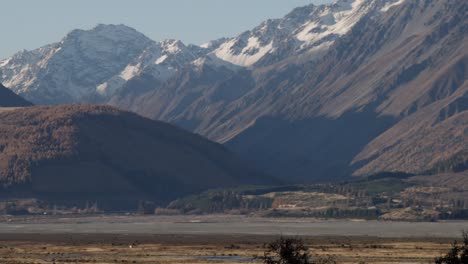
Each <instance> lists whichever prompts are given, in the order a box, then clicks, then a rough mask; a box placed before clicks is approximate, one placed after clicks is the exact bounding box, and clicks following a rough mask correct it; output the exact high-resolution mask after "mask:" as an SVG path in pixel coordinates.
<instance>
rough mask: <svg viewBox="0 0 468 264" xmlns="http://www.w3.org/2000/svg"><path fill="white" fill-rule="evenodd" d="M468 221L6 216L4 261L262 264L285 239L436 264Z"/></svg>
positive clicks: (317, 248)
mask: <svg viewBox="0 0 468 264" xmlns="http://www.w3.org/2000/svg"><path fill="white" fill-rule="evenodd" d="M462 229H467V230H468V222H463V221H460V222H437V223H405V222H379V221H369V222H367V221H358V220H354V221H353V220H339V221H338V220H335V221H323V220H317V219H290V218H283V219H265V218H252V217H242V216H175V217H161V216H159V217H156V216H149V217H143V216H93V217H34V218H30V217H28V218H21V217H15V218H12V217H3V218H1V219H0V263H1V264H20V263H21V264H29V263H41V264H42V263H56V264H58V263H98V264H109V263H141V264H150V263H151V264H155V263H164V264H166V263H193V264H199V263H255V261H254V260H253V257H254V256H255V255H261V254H262V252H263V245H264V244H265V243H267V242H269V241H272V240H274V239H275V238H277V237H278V236H280V235H292V236H300V237H302V238H304V239H305V241H306V243H307V245H308V246H309V247H310V253H311V254H312V255H319V256H331V257H333V258H334V259H336V260H337V262H338V263H360V262H362V263H381V264H383V263H431V262H433V259H434V258H435V257H437V256H440V255H441V254H442V253H443V252H444V251H446V250H447V249H448V248H449V247H450V242H451V241H452V240H453V239H455V238H457V237H459V235H460V232H461V230H462Z"/></svg>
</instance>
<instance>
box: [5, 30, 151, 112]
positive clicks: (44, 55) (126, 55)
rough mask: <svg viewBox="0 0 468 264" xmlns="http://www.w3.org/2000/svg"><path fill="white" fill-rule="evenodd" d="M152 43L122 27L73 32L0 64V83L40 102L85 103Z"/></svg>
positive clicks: (137, 33)
mask: <svg viewBox="0 0 468 264" xmlns="http://www.w3.org/2000/svg"><path fill="white" fill-rule="evenodd" d="M151 43H152V41H151V40H150V39H148V38H147V37H145V36H144V35H143V34H141V33H139V32H137V31H136V30H134V29H132V28H129V27H126V26H123V25H98V26H97V27H95V28H93V29H92V30H88V31H85V30H74V31H72V32H70V33H69V34H68V35H67V36H66V37H65V38H63V39H62V41H60V42H59V43H55V44H51V45H48V46H45V47H42V48H40V49H36V50H33V51H22V52H19V53H18V54H15V55H14V56H13V57H11V58H10V59H8V60H7V62H4V63H2V66H1V67H0V81H1V82H3V84H4V85H6V86H8V87H10V88H11V89H12V90H13V91H15V92H16V93H18V94H20V95H23V96H24V97H26V98H28V99H29V100H31V101H33V102H35V103H39V104H59V103H68V102H80V101H83V100H84V101H86V98H91V97H93V96H95V95H94V92H95V90H96V87H97V85H99V84H101V83H104V82H105V81H106V80H108V79H110V78H111V77H112V76H114V75H116V74H118V73H119V72H121V71H122V70H123V69H124V68H125V67H126V66H127V65H128V63H129V61H131V60H132V59H133V58H135V56H137V55H138V54H140V53H141V52H142V50H144V49H145V48H146V47H147V46H148V45H150V44H151Z"/></svg>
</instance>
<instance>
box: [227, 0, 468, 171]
mask: <svg viewBox="0 0 468 264" xmlns="http://www.w3.org/2000/svg"><path fill="white" fill-rule="evenodd" d="M466 10H467V4H466V2H465V1H451V2H447V1H438V0H432V1H407V2H405V3H402V4H401V5H399V6H396V7H393V8H391V9H389V10H388V11H387V12H386V13H385V15H383V16H379V17H369V18H365V19H363V20H361V21H360V22H359V23H358V24H357V25H356V26H355V27H353V29H352V31H351V32H349V33H348V34H346V35H345V36H343V37H342V38H340V39H339V40H338V41H337V42H336V43H335V44H334V46H332V48H331V49H330V52H329V53H328V54H327V55H325V56H324V57H323V59H321V60H320V61H319V62H317V63H312V64H310V65H304V67H303V68H302V69H298V70H297V72H299V74H298V75H302V74H303V75H306V76H307V77H306V78H304V81H303V83H300V84H299V85H295V86H293V87H291V86H288V87H281V86H280V87H279V88H278V89H281V90H282V91H283V95H282V96H281V97H280V98H279V99H278V100H276V101H275V102H272V101H270V102H268V103H267V105H260V106H259V109H266V108H267V107H268V108H269V109H272V108H273V110H272V111H270V112H269V113H267V115H269V116H270V117H269V118H263V119H257V121H256V122H255V124H254V125H253V126H251V127H250V128H248V129H247V130H245V131H243V132H242V133H241V134H240V135H239V136H237V137H236V138H234V139H233V140H231V141H230V142H229V143H228V146H231V147H232V148H233V149H236V150H237V151H238V152H239V153H242V154H244V155H247V156H250V157H251V159H253V160H256V161H257V162H259V163H262V164H264V166H265V167H266V166H269V165H268V164H278V163H280V162H282V164H281V165H280V168H281V169H283V173H288V172H289V173H293V174H296V175H302V176H301V177H300V178H305V177H311V175H313V174H315V173H317V172H318V174H316V177H320V175H340V174H341V175H342V176H345V175H346V174H351V173H354V174H356V175H362V174H369V173H374V172H378V171H404V172H412V173H421V172H424V171H426V170H430V169H431V168H433V167H434V166H437V164H440V163H442V164H443V163H446V162H449V163H450V162H452V161H457V160H458V164H453V166H448V167H461V168H466V157H467V155H466V153H467V150H468V135H467V134H468V129H467V120H468V119H467V112H466V110H467V107H468V104H467V101H466V96H467V89H468V86H467V82H466V75H467V71H466V69H467V67H466V66H467V62H468V60H467V59H468V54H467V50H468V49H467V45H468V41H467V35H468V34H467V33H468V24H467V23H468V22H467V21H466V19H465V17H466V16H465V15H466ZM275 83H281V82H278V81H276V80H274V81H273V82H271V81H269V82H266V83H265V84H264V85H263V86H259V87H258V88H257V89H259V90H260V89H261V90H260V91H262V90H263V91H264V90H266V89H271V88H269V86H270V87H271V86H273V85H274V84H275ZM262 88H263V89H262ZM272 105H273V107H272ZM243 116H244V118H245V121H244V124H243V125H244V126H249V124H250V123H251V122H252V119H250V113H245V114H244V115H243ZM237 118H238V119H241V118H242V114H241V115H238V116H237ZM463 164H465V165H463ZM277 169H278V168H277Z"/></svg>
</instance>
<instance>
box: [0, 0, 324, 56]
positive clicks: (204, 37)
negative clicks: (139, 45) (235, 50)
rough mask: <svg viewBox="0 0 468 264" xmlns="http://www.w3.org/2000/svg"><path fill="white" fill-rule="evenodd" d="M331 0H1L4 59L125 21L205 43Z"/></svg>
mask: <svg viewBox="0 0 468 264" xmlns="http://www.w3.org/2000/svg"><path fill="white" fill-rule="evenodd" d="M332 1H333V0H41V1H39V0H7V1H3V0H2V1H1V9H2V15H1V16H0V36H1V42H0V59H1V58H7V57H9V56H11V55H13V54H14V53H16V52H17V51H20V50H23V49H27V50H31V49H35V48H39V47H41V46H44V45H46V44H49V43H53V42H58V41H60V39H61V38H63V37H64V36H65V35H66V34H67V33H68V32H70V31H71V30H73V29H91V28H93V27H94V26H95V25H97V24H100V23H102V24H125V25H127V26H130V27H133V28H135V29H136V30H138V31H140V32H142V33H144V34H145V35H146V36H148V37H150V38H151V39H153V40H163V39H168V38H171V39H179V40H182V41H183V42H184V43H186V44H203V43H205V42H207V41H209V40H213V39H218V38H220V37H232V36H235V35H237V34H239V33H241V32H243V31H245V30H248V29H251V28H253V27H255V26H257V25H258V24H259V23H260V22H262V21H264V20H266V19H268V18H279V17H282V16H284V15H285V14H287V13H288V12H290V11H291V10H292V9H293V8H295V7H298V6H303V5H307V4H311V3H314V4H322V3H329V2H332Z"/></svg>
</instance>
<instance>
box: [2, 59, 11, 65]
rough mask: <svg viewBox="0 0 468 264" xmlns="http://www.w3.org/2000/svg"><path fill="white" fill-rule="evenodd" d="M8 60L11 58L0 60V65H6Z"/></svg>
mask: <svg viewBox="0 0 468 264" xmlns="http://www.w3.org/2000/svg"><path fill="white" fill-rule="evenodd" d="M10 61H11V58H9V59H6V60H0V67H3V66H5V65H7V64H8V63H10Z"/></svg>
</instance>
